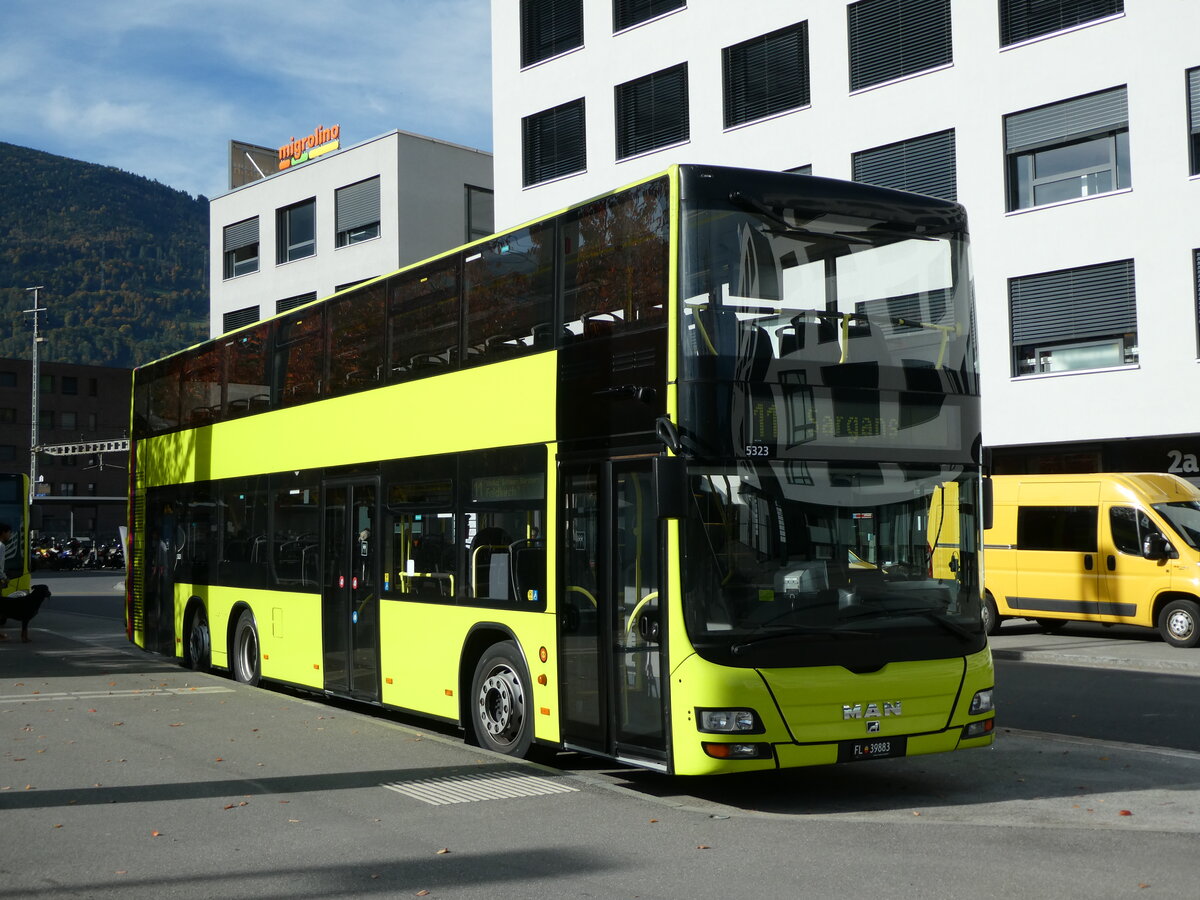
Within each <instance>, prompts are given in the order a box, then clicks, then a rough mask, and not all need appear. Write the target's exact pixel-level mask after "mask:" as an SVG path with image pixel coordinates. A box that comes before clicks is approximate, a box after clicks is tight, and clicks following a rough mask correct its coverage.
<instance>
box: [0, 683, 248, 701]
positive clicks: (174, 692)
mask: <svg viewBox="0 0 1200 900" xmlns="http://www.w3.org/2000/svg"><path fill="white" fill-rule="evenodd" d="M231 693H233V688H227V687H220V686H217V685H214V686H212V687H195V688H192V687H188V688H145V689H144V690H132V691H60V692H57V693H50V694H21V695H20V696H15V695H11V696H0V703H25V702H27V701H29V700H103V699H112V700H124V699H126V698H129V697H164V696H174V697H187V696H189V695H191V694H231Z"/></svg>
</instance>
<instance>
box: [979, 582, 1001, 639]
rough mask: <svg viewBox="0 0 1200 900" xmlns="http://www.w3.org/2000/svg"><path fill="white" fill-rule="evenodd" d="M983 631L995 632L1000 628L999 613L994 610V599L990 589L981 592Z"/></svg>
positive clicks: (986, 632)
mask: <svg viewBox="0 0 1200 900" xmlns="http://www.w3.org/2000/svg"><path fill="white" fill-rule="evenodd" d="M982 619H983V631H984V633H985V634H995V633H996V632H997V631H999V630H1000V613H999V612H998V611H997V610H996V601H995V600H994V599H993V598H992V592H991V591H984V592H983V614H982Z"/></svg>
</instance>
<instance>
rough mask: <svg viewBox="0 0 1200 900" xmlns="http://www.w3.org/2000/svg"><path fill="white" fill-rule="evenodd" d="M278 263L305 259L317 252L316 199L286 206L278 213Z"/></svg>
mask: <svg viewBox="0 0 1200 900" xmlns="http://www.w3.org/2000/svg"><path fill="white" fill-rule="evenodd" d="M275 224H276V243H277V245H278V246H277V251H278V252H277V254H276V262H277V263H285V262H291V261H292V260H294V259H304V258H305V257H306V256H312V255H313V254H314V253H316V252H317V201H316V198H315V197H314V198H312V199H309V200H305V201H304V202H303V203H295V204H293V205H291V206H285V207H284V208H283V209H281V210H278V211H277V212H276V223H275Z"/></svg>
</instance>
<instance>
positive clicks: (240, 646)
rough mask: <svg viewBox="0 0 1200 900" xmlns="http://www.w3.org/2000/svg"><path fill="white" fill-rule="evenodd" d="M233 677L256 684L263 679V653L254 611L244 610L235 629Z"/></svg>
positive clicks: (243, 682) (245, 682)
mask: <svg viewBox="0 0 1200 900" xmlns="http://www.w3.org/2000/svg"><path fill="white" fill-rule="evenodd" d="M231 656H232V663H233V677H234V678H235V679H236V680H237V681H240V682H241V683H242V684H249V685H256V684H258V682H259V681H260V680H261V679H262V654H261V652H260V651H259V646H258V626H257V625H256V624H255V623H254V613H252V612H250V610H248V609H244V610H242V614H241V615H240V616H238V620H237V625H236V626H235V627H234V629H233V653H232V654H231Z"/></svg>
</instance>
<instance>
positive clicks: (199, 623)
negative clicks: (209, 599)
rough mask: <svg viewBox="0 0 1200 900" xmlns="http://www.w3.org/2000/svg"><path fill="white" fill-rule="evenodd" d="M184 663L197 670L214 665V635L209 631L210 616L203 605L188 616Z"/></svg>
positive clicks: (204, 669)
mask: <svg viewBox="0 0 1200 900" xmlns="http://www.w3.org/2000/svg"><path fill="white" fill-rule="evenodd" d="M183 664H184V665H185V666H187V667H188V668H189V669H195V670H196V671H197V672H207V671H208V670H209V668H210V667H211V665H212V637H211V636H210V634H209V631H208V616H207V615H206V614H205V612H204V607H203V606H197V607H196V608H195V609H194V610H192V614H191V616H190V617H189V618H188V629H187V642H186V643H185V644H184V645H183Z"/></svg>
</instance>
